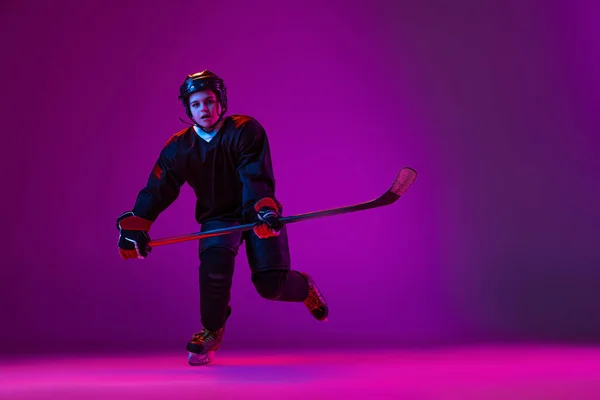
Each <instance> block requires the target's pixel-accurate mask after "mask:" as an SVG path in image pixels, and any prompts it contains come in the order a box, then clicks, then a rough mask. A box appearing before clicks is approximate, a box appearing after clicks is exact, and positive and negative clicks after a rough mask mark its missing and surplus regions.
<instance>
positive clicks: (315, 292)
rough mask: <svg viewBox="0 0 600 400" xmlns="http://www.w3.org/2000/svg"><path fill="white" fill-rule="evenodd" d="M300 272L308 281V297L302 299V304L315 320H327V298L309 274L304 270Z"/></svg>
mask: <svg viewBox="0 0 600 400" xmlns="http://www.w3.org/2000/svg"><path fill="white" fill-rule="evenodd" d="M301 274H302V276H303V277H304V279H306V281H307V282H308V297H307V298H306V300H304V305H305V306H306V308H308V311H310V313H311V314H312V316H313V317H315V318H316V319H317V320H319V321H327V316H328V315H329V308H328V307H327V300H325V297H324V296H323V294H322V293H321V292H320V291H319V289H318V288H317V285H316V284H315V281H313V279H312V278H311V277H310V275H308V274H307V273H304V272H301Z"/></svg>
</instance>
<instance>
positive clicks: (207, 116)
mask: <svg viewBox="0 0 600 400" xmlns="http://www.w3.org/2000/svg"><path fill="white" fill-rule="evenodd" d="M200 119H201V120H202V121H208V120H209V119H210V115H203V116H201V117H200Z"/></svg>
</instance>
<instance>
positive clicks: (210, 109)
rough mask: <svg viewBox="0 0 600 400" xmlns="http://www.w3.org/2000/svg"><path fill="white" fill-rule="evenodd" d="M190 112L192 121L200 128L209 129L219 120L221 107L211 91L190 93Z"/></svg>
mask: <svg viewBox="0 0 600 400" xmlns="http://www.w3.org/2000/svg"><path fill="white" fill-rule="evenodd" d="M190 111H191V112H192V117H194V121H195V122H196V123H197V124H198V125H200V126H201V127H202V128H210V127H211V126H213V125H214V124H216V123H217V121H218V120H219V115H220V114H221V105H220V104H219V102H218V101H217V96H216V95H215V94H214V93H213V92H212V91H211V90H204V91H201V92H196V93H192V95H191V96H190Z"/></svg>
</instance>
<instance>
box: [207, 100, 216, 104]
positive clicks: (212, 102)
mask: <svg viewBox="0 0 600 400" xmlns="http://www.w3.org/2000/svg"><path fill="white" fill-rule="evenodd" d="M207 103H208V104H214V103H215V101H214V100H208V101H207Z"/></svg>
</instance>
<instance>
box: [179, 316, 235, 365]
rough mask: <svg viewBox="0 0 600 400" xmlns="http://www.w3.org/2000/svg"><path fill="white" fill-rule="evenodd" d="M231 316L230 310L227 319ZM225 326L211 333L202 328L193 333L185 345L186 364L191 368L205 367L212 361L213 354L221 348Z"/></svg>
mask: <svg viewBox="0 0 600 400" xmlns="http://www.w3.org/2000/svg"><path fill="white" fill-rule="evenodd" d="M229 315H231V308H229V309H228V311H227V318H229ZM224 333H225V325H223V327H221V328H220V329H218V330H216V331H214V332H212V331H209V330H208V329H206V328H203V329H202V330H201V331H200V332H198V333H194V335H193V336H192V339H191V340H190V341H189V342H188V344H187V347H186V349H187V351H188V363H189V364H190V365H192V366H196V365H206V364H209V363H211V362H212V361H213V360H214V357H215V352H216V351H217V350H219V347H221V341H222V340H223V334H224Z"/></svg>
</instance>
